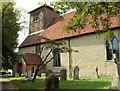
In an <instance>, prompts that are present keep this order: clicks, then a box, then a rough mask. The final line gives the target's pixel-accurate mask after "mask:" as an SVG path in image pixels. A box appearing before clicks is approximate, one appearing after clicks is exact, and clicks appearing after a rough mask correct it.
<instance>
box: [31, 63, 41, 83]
mask: <svg viewBox="0 0 120 91" xmlns="http://www.w3.org/2000/svg"><path fill="white" fill-rule="evenodd" d="M39 67H40V65H39V66H38V67H37V69H36V71H35V74H34V77H33V79H32V82H35V80H36V76H37V74H38V72H39Z"/></svg>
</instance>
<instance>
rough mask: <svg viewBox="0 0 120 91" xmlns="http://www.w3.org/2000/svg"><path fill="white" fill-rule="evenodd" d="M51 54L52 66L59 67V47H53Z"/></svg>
mask: <svg viewBox="0 0 120 91" xmlns="http://www.w3.org/2000/svg"><path fill="white" fill-rule="evenodd" d="M53 56H54V58H53V67H61V61H60V51H59V48H55V49H54V51H53Z"/></svg>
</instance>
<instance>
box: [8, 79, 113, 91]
mask: <svg viewBox="0 0 120 91" xmlns="http://www.w3.org/2000/svg"><path fill="white" fill-rule="evenodd" d="M22 79H23V78H9V80H11V81H12V82H14V83H15V85H16V86H17V87H19V88H20V89H38V88H44V87H45V78H40V77H38V78H37V80H36V81H35V82H34V83H31V82H29V83H23V82H22V81H21V80H22ZM111 81H112V79H111V78H99V79H80V80H76V81H75V80H72V79H68V80H67V81H60V89H108V88H109V87H110V85H111ZM95 91H96V90H95Z"/></svg>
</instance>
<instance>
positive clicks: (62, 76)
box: [60, 69, 67, 80]
mask: <svg viewBox="0 0 120 91" xmlns="http://www.w3.org/2000/svg"><path fill="white" fill-rule="evenodd" d="M60 80H67V70H66V69H62V70H60Z"/></svg>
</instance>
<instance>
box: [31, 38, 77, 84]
mask: <svg viewBox="0 0 120 91" xmlns="http://www.w3.org/2000/svg"><path fill="white" fill-rule="evenodd" d="M44 39H45V40H46V42H45V43H44V44H43V45H42V47H41V50H40V53H39V55H40V56H39V57H40V59H41V60H42V61H41V62H42V63H40V64H39V65H38V66H37V69H36V71H35V74H34V77H33V79H32V82H34V81H35V79H36V76H37V74H38V72H39V71H40V70H42V69H43V68H44V67H46V65H47V64H48V63H49V62H51V61H52V60H53V58H54V57H56V54H57V53H58V52H60V53H66V52H78V51H77V50H73V49H71V48H68V47H66V46H64V45H65V44H66V42H65V41H64V40H61V41H55V40H51V39H47V38H44ZM44 50H48V53H46V54H44V55H42V52H43V51H44ZM53 52H54V53H55V55H54V56H51V57H50V54H51V53H53Z"/></svg>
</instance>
